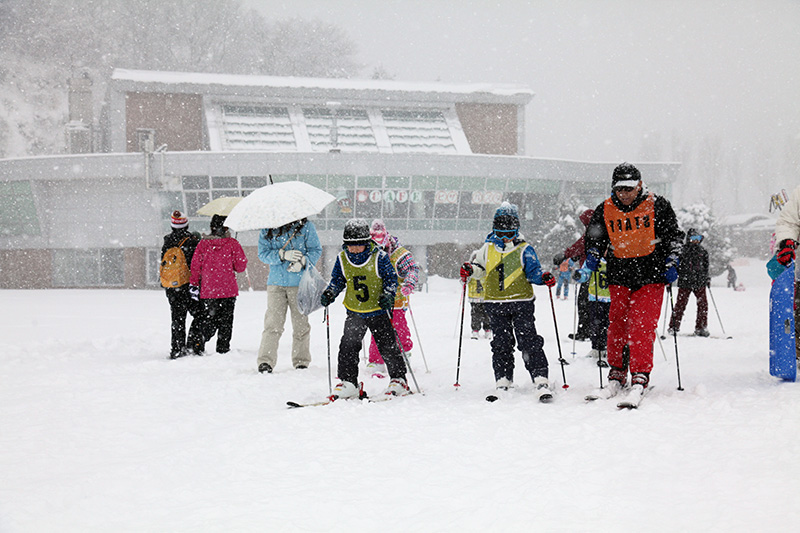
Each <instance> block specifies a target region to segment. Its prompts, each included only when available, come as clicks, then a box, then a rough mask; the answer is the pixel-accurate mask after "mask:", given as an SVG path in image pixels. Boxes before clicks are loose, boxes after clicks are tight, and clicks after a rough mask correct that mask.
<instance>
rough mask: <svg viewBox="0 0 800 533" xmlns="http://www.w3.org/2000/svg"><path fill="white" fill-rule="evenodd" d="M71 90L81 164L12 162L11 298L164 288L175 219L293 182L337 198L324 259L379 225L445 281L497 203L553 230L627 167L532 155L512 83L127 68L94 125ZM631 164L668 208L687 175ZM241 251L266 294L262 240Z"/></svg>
mask: <svg viewBox="0 0 800 533" xmlns="http://www.w3.org/2000/svg"><path fill="white" fill-rule="evenodd" d="M70 87H71V89H72V92H71V94H70V104H71V108H70V121H69V123H68V125H67V131H68V135H69V136H70V137H69V140H70V143H69V144H70V146H71V147H72V150H73V151H75V152H81V153H75V154H70V155H53V156H45V157H30V158H20V159H7V160H0V187H2V189H3V193H4V194H3V196H2V198H3V200H2V205H3V215H2V222H3V227H2V229H1V230H0V287H6V288H18V287H31V288H34V287H35V288H40V287H128V288H133V287H142V288H144V287H157V286H158V284H157V264H158V261H159V260H160V249H161V243H162V237H163V235H164V234H165V233H167V232H168V231H169V224H168V218H169V214H170V213H171V212H172V211H173V210H174V209H180V210H182V211H184V212H186V213H187V214H188V215H189V216H190V220H191V227H192V228H193V229H195V230H200V231H206V232H207V231H208V225H207V224H208V218H206V217H199V216H195V215H196V212H197V209H199V208H200V207H201V206H203V205H204V204H205V203H207V202H208V201H210V200H212V199H213V198H216V197H219V196H244V195H247V194H248V193H249V192H250V191H252V190H254V189H256V188H258V187H263V186H267V185H268V184H269V183H270V182H281V181H287V180H301V181H305V182H308V183H310V184H312V185H314V186H316V187H319V188H321V189H324V190H327V191H329V192H330V193H331V194H333V195H334V196H335V197H336V198H337V201H336V202H335V203H332V204H331V205H330V206H329V207H327V208H326V209H325V210H324V211H323V212H322V213H320V214H319V215H318V216H316V217H314V218H313V221H314V223H315V225H316V227H317V230H318V232H319V234H320V239H321V240H322V243H323V245H324V246H325V247H326V251H325V254H324V255H325V257H326V258H327V259H328V260H330V259H331V258H332V257H333V256H334V255H335V252H336V251H338V249H339V247H340V245H341V232H342V228H343V226H344V223H345V221H346V220H347V219H349V218H352V217H360V218H365V219H367V221H368V222H369V221H370V220H372V219H373V218H383V219H384V221H385V222H386V225H387V228H388V229H389V231H390V232H391V233H393V234H395V235H397V236H398V237H400V239H401V241H402V242H403V243H404V244H405V245H407V246H409V247H410V248H411V250H412V252H413V253H414V255H415V257H416V258H417V260H418V261H419V262H420V263H421V264H422V265H423V266H426V265H427V266H428V268H429V270H430V272H431V273H450V272H451V271H452V269H454V268H456V266H457V265H458V264H459V263H460V261H461V259H462V258H460V257H453V258H452V259H450V258H444V259H443V258H440V257H439V256H438V254H430V259H431V260H430V262H429V261H428V258H429V250H430V247H431V246H436V245H437V244H445V243H477V242H480V241H482V239H483V237H484V236H485V234H486V233H487V232H488V231H489V230H490V228H491V218H492V215H493V213H494V210H495V209H496V208H497V206H498V205H499V204H500V202H501V201H503V200H508V201H510V202H512V203H515V204H517V205H519V207H520V213H521V217H522V229H523V231H525V229H526V228H534V227H537V225H541V224H545V223H548V221H551V220H552V219H553V216H554V210H555V209H556V207H557V205H558V200H559V198H560V197H562V196H564V195H571V194H578V195H579V196H580V197H581V198H582V199H585V200H584V201H586V202H595V201H596V202H599V201H600V200H601V199H602V198H603V197H604V196H606V195H607V194H608V190H609V185H610V179H611V178H610V177H611V171H612V169H613V167H614V166H616V165H617V164H618V163H619V162H585V161H563V160H552V159H542V158H533V157H528V156H526V155H525V153H524V141H525V127H524V111H525V106H526V105H527V104H528V103H529V102H530V101H531V100H532V99H533V97H534V94H533V92H532V91H531V90H530V89H529V88H527V87H524V86H518V85H501V84H442V83H411V82H399V81H391V80H345V79H310V78H308V79H306V78H281V77H270V76H240V75H225V74H207V73H180V72H153V71H137V70H121V69H117V70H115V71H114V73H113V75H112V77H111V79H110V81H109V84H108V93H107V95H106V106H105V108H104V109H103V113H102V116H101V117H100V119H99V120H98V121H95V120H94V119H93V118H92V117H91V113H90V106H89V111H87V106H86V105H85V101H86V93H87V91H88V89H87V87H88V85H87V84H86V83H83V80H81V79H76V80H70ZM82 95H83V98H82ZM637 166H639V167H640V169H641V170H642V174H643V176H644V177H645V180H646V182H647V184H648V186H649V188H650V189H651V190H654V191H655V192H657V193H660V194H665V195H669V193H670V184H671V183H672V182H673V181H674V180H675V179H676V176H677V171H678V168H679V165H678V164H676V163H637ZM238 238H239V240H240V241H241V242H242V244H243V246H244V247H245V251H246V253H247V254H248V257H249V259H250V266H249V267H248V270H249V273H250V276H249V282H250V283H251V284H253V285H254V287H255V288H264V286H265V279H266V273H267V270H266V267H265V265H262V264H261V263H260V262H259V261H258V259H257V251H256V243H257V232H244V233H242V234H240V235H238ZM434 255H435V256H436V259H434ZM437 261H438V263H437ZM448 262H452V265H449V264H445V263H448ZM323 270H324V268H323ZM242 283H243V284H245V285H246V282H245V280H244V279H243V280H242Z"/></svg>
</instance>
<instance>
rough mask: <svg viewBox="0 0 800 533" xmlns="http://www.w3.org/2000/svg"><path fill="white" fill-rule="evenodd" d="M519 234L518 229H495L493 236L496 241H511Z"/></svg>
mask: <svg viewBox="0 0 800 533" xmlns="http://www.w3.org/2000/svg"><path fill="white" fill-rule="evenodd" d="M518 233H519V230H518V229H495V230H494V234H495V236H496V237H497V238H498V239H513V238H514V237H516V236H517V234H518Z"/></svg>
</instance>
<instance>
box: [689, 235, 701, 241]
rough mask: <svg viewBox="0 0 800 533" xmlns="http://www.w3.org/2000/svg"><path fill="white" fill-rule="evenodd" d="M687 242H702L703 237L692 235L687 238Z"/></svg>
mask: <svg viewBox="0 0 800 533" xmlns="http://www.w3.org/2000/svg"><path fill="white" fill-rule="evenodd" d="M689 240H690V241H692V242H700V241H702V240H703V236H702V235H692V236H691V237H689Z"/></svg>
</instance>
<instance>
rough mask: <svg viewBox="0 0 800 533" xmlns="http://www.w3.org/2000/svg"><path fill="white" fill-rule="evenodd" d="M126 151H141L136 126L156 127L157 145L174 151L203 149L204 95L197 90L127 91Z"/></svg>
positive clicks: (137, 127) (156, 146)
mask: <svg viewBox="0 0 800 533" xmlns="http://www.w3.org/2000/svg"><path fill="white" fill-rule="evenodd" d="M125 115H126V121H125V138H126V151H127V152H138V151H139V146H138V143H137V136H136V130H137V129H139V128H148V129H154V130H155V131H156V139H155V143H156V145H155V146H154V148H158V147H159V146H160V145H162V144H166V145H167V146H168V148H169V150H170V151H171V152H184V151H194V150H203V149H204V148H205V143H204V142H203V139H204V135H203V130H204V128H203V98H202V96H200V95H197V94H169V93H128V94H127V95H126V98H125Z"/></svg>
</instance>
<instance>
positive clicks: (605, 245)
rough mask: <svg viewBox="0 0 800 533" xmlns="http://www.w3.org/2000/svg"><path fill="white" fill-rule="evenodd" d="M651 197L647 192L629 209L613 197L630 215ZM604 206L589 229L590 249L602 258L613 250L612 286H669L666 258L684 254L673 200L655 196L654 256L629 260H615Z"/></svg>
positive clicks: (600, 207)
mask: <svg viewBox="0 0 800 533" xmlns="http://www.w3.org/2000/svg"><path fill="white" fill-rule="evenodd" d="M647 194H648V193H647V192H645V191H644V190H643V191H642V192H641V193H639V196H638V197H637V198H636V200H634V202H633V203H632V204H631V205H629V206H625V205H623V204H622V202H620V201H619V200H618V199H617V196H616V195H615V194H612V195H611V199H612V201H613V202H614V205H615V206H616V207H617V208H618V209H619V210H620V211H622V212H623V213H630V212H631V211H633V210H635V209H636V208H637V207H638V206H639V204H641V203H642V202H643V201H644V199H645V198H646V197H647ZM604 204H605V202H603V203H601V204H600V205H598V206H597V208H596V209H595V210H594V215H592V220H591V221H589V225H588V226H587V228H586V250H587V252H589V251H591V250H592V249H595V250H597V252H598V253H599V254H600V255H601V256H602V255H603V254H605V252H606V250H609V253H608V255H607V257H606V260H607V261H608V267H607V269H608V273H607V276H608V283H609V285H621V286H623V287H628V288H630V289H633V290H637V289H639V288H641V287H643V286H644V285H650V284H652V283H664V284H665V283H666V280H665V278H664V273H665V272H666V266H665V265H666V259H667V257H668V256H669V255H671V254H675V255H680V253H681V248H682V246H683V232H682V231H681V230H680V228H678V219H677V218H676V217H675V211H674V210H673V209H672V205H671V204H670V203H669V200H667V199H666V198H664V197H662V196H658V195H656V197H655V205H654V211H655V213H654V219H655V236H656V239H657V240H658V242H657V243H656V246H655V250H654V251H653V253H651V254H650V255H646V256H643V257H633V258H629V259H621V258H618V257H614V254H613V252H612V251H611V250H610V249H609V244H611V239H610V238H609V236H608V228H607V227H606V221H605V212H604V211H605V210H604V207H605V205H604Z"/></svg>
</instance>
